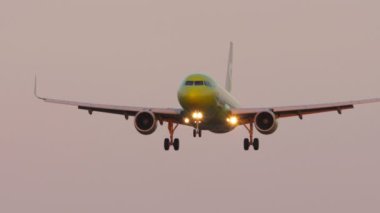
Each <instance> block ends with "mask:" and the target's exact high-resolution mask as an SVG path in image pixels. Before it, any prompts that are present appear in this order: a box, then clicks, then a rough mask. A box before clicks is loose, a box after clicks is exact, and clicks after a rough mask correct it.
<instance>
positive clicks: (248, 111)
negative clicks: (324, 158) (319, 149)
mask: <svg viewBox="0 0 380 213" xmlns="http://www.w3.org/2000/svg"><path fill="white" fill-rule="evenodd" d="M375 102H380V98H374V99H365V100H355V101H347V102H337V103H327V104H314V105H300V106H285V107H268V108H236V109H232V110H231V113H232V114H233V115H237V116H239V117H240V118H242V119H243V120H247V121H248V120H251V119H253V118H254V117H255V115H256V114H257V113H260V112H262V111H267V110H270V111H272V112H273V113H274V114H275V115H276V116H277V118H285V117H292V116H298V117H299V118H300V119H302V118H303V115H308V114H315V113H322V112H330V111H336V112H338V113H339V114H341V113H342V110H346V109H352V108H354V106H355V105H358V104H368V103H375Z"/></svg>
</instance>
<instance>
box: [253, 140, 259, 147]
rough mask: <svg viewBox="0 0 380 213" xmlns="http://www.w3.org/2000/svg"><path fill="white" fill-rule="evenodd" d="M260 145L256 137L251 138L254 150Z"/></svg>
mask: <svg viewBox="0 0 380 213" xmlns="http://www.w3.org/2000/svg"><path fill="white" fill-rule="evenodd" d="M259 147H260V142H259V139H258V138H255V139H253V149H254V150H259Z"/></svg>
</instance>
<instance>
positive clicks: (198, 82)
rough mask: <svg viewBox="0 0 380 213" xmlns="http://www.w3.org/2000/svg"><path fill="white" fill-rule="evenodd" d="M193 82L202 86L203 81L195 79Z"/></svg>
mask: <svg viewBox="0 0 380 213" xmlns="http://www.w3.org/2000/svg"><path fill="white" fill-rule="evenodd" d="M194 84H195V86H202V85H203V81H195V82H194Z"/></svg>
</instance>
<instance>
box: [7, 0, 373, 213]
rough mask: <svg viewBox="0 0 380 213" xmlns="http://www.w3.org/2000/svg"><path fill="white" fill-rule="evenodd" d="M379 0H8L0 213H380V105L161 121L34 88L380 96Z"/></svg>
mask: <svg viewBox="0 0 380 213" xmlns="http://www.w3.org/2000/svg"><path fill="white" fill-rule="evenodd" d="M379 8H380V2H379V1H375V0H373V1H372V0H360V1H359V0H315V1H304V0H285V1H284V0H266V1H261V0H257V1H256V0H255V1H244V0H235V1H220V0H219V1H210V0H192V1H178V0H176V1H175V0H161V1H152V0H151V1H147V0H132V1H131V0H60V1H58V0H49V1H46V0H17V1H15V0H1V1H0V98H1V111H0V133H1V134H0V212H7V213H18V212H36V213H37V212H38V213H41V212H46V213H47V212H57V213H60V212H62V213H67V212H78V213H79V212H80V213H83V212H91V213H96V212H165V213H170V212H192V213H193V212H263V213H265V212H291V213H293V212H345V213H349V212H378V211H379V210H380V208H379V202H380V183H379V179H380V171H379V163H380V155H379V149H380V143H379V131H380V119H379V118H380V104H372V105H364V106H358V107H356V108H355V110H350V111H344V112H343V115H338V113H335V112H331V113H326V114H321V115H312V116H306V117H305V118H304V120H303V121H299V120H298V119H297V118H289V119H283V120H280V121H279V128H278V131H277V132H275V134H273V135H270V136H263V135H260V134H258V135H257V136H258V137H259V138H260V140H261V147H260V148H261V149H260V151H258V152H254V151H252V150H251V151H249V152H245V151H243V139H244V138H245V137H247V136H248V133H247V131H246V130H245V129H244V128H242V127H239V128H237V129H235V130H234V131H233V132H230V133H228V134H223V135H217V134H212V133H210V132H204V133H203V137H202V138H201V139H199V138H193V137H192V129H191V128H189V127H180V128H179V129H178V130H177V131H176V133H175V136H176V137H179V138H180V139H181V150H180V151H179V152H174V151H169V152H165V151H164V150H163V140H164V138H165V137H167V136H168V131H167V128H166V126H163V127H159V128H158V129H157V131H156V132H155V133H154V134H152V135H150V136H143V135H140V134H139V133H138V132H137V131H136V130H135V128H134V126H133V119H130V120H128V121H126V120H125V119H124V118H123V117H122V116H118V115H110V114H101V113H94V114H93V116H89V115H88V113H86V112H84V111H79V110H77V109H76V108H75V107H68V106H60V105H53V104H47V103H43V102H41V101H39V100H37V99H35V98H34V97H33V79H34V75H35V73H36V74H37V75H38V78H39V93H40V95H43V96H47V97H53V98H62V99H68V100H78V101H87V102H95V103H106V104H121V105H132V106H155V107H179V104H178V101H177V89H178V88H179V85H180V83H181V81H182V80H183V79H184V78H185V77H186V76H187V75H189V74H191V73H194V72H195V73H205V74H207V75H210V76H211V77H213V78H214V79H215V80H217V81H218V82H220V83H224V80H225V75H226V66H227V54H228V45H229V42H230V41H234V43H235V61H234V73H233V94H234V95H235V96H236V98H237V99H238V100H239V101H240V102H241V104H242V105H243V106H247V107H248V106H249V107H262V106H284V105H285V106H286V105H294V104H312V103H321V102H330V101H346V100H354V99H362V98H373V97H380V85H379V79H380V60H379V57H380V13H379Z"/></svg>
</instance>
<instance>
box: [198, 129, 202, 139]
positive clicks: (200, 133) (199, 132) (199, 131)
mask: <svg viewBox="0 0 380 213" xmlns="http://www.w3.org/2000/svg"><path fill="white" fill-rule="evenodd" d="M198 136H199V137H200V138H201V137H202V130H201V129H199V130H198Z"/></svg>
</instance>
